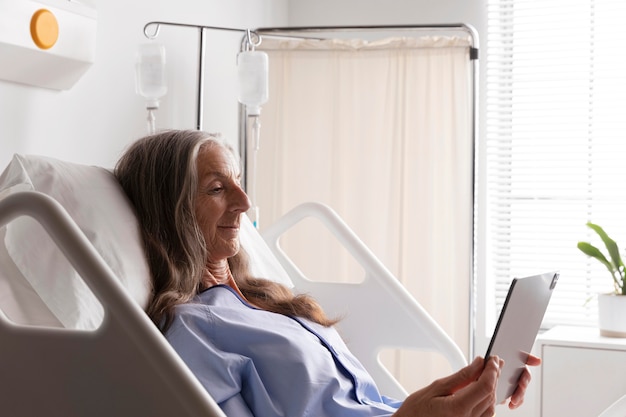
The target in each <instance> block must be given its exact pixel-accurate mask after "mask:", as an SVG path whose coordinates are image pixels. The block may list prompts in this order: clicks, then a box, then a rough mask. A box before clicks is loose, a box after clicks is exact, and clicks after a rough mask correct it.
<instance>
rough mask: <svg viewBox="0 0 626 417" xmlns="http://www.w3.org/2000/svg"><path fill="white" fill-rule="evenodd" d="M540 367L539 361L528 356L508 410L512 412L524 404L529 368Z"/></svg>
mask: <svg viewBox="0 0 626 417" xmlns="http://www.w3.org/2000/svg"><path fill="white" fill-rule="evenodd" d="M539 365H541V359H540V358H538V357H537V356H535V355H529V356H528V360H527V361H526V368H525V369H524V372H522V375H520V377H519V381H518V382H517V388H516V389H515V392H513V395H511V398H510V399H509V408H510V409H511V410H514V409H516V408H518V407H519V406H521V405H522V404H523V403H524V395H525V394H526V388H528V384H530V380H531V376H530V370H529V369H528V367H529V366H539Z"/></svg>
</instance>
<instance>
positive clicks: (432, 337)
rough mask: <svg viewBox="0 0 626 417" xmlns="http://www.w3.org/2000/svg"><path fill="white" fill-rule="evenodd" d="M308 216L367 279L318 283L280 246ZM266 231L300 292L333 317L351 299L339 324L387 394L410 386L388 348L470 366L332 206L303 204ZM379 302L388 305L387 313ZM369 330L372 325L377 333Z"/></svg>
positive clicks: (397, 394) (399, 393)
mask: <svg viewBox="0 0 626 417" xmlns="http://www.w3.org/2000/svg"><path fill="white" fill-rule="evenodd" d="M307 217H314V218H316V219H318V220H319V221H321V222H322V223H323V225H324V226H326V227H327V228H328V229H329V231H330V232H332V234H333V235H334V237H335V238H336V239H337V240H338V241H339V242H340V243H341V244H342V245H343V246H344V247H345V248H346V249H347V250H348V251H349V253H350V254H351V255H352V256H353V257H354V259H355V260H356V261H357V262H358V263H359V264H360V265H361V266H362V268H363V269H364V270H365V278H364V281H363V282H362V283H359V284H358V285H356V284H351V283H339V282H330V283H329V282H315V281H312V280H310V279H308V278H307V277H306V276H305V275H304V274H303V273H302V271H300V269H298V267H297V266H296V265H295V264H294V263H293V261H292V260H291V259H290V258H289V257H288V256H287V254H285V252H284V251H283V250H282V249H281V247H280V242H279V240H280V237H281V236H282V235H283V234H284V233H285V232H286V231H287V230H288V229H290V228H291V227H292V226H294V225H295V224H297V223H298V222H300V221H301V220H303V219H305V218H307ZM262 235H263V238H264V239H265V240H266V241H267V243H268V245H269V246H270V248H271V249H272V251H273V252H274V254H275V255H276V257H277V258H278V260H279V262H280V263H281V264H282V265H283V267H284V268H285V269H286V270H287V273H288V274H289V276H290V277H291V279H292V280H293V282H294V284H295V287H296V288H297V289H298V291H299V292H307V293H310V294H312V295H314V296H315V298H316V299H317V300H318V301H319V302H320V304H321V305H322V307H323V308H324V309H325V311H326V312H327V313H329V314H330V315H331V316H333V315H340V316H342V315H343V313H345V311H346V306H347V305H348V302H347V300H349V309H350V310H349V314H348V315H347V316H345V317H344V318H342V321H341V322H340V323H339V325H338V327H339V328H340V329H341V333H342V336H343V337H344V339H345V340H346V343H347V344H348V345H349V347H350V349H351V350H352V352H353V353H354V354H355V355H356V356H357V357H358V358H359V360H360V361H361V362H362V363H363V365H364V366H365V367H366V368H367V370H368V371H369V372H370V374H371V375H372V376H373V377H374V379H375V380H376V382H377V385H378V386H379V388H380V390H381V392H383V393H384V394H386V395H388V396H390V397H393V398H404V396H406V390H405V389H404V388H403V387H402V385H400V383H399V382H398V381H397V379H396V378H394V377H393V376H392V375H391V373H390V372H389V371H388V370H387V369H386V368H385V366H384V365H383V364H382V362H381V361H380V359H379V356H380V352H381V350H383V349H386V348H403V349H414V350H420V351H433V352H438V353H440V354H441V355H443V356H444V357H445V358H446V359H447V361H448V362H449V364H450V366H451V368H452V369H453V370H456V369H459V368H461V367H463V366H465V365H466V364H467V359H466V358H465V356H464V354H463V352H462V351H461V350H460V349H459V347H458V346H457V344H456V343H455V342H454V341H453V340H452V339H451V338H450V337H449V336H448V335H447V334H446V333H445V332H444V331H443V329H442V328H441V327H440V326H439V325H438V324H437V323H436V322H435V321H434V320H433V319H432V317H431V316H430V315H429V314H428V313H427V312H426V311H425V310H424V308H423V307H422V306H421V305H420V304H419V303H418V302H417V301H416V300H415V298H414V297H413V296H412V295H411V294H410V293H409V292H408V291H407V290H406V288H405V287H404V286H403V285H402V284H401V283H400V282H399V281H398V279H397V278H396V277H395V276H393V275H392V274H391V272H389V270H388V269H387V268H386V267H385V266H384V265H383V264H382V263H381V262H380V261H379V260H378V259H377V258H376V256H375V255H374V254H373V253H372V252H371V251H370V250H369V248H367V246H366V245H365V244H364V243H363V242H362V241H361V240H360V239H359V238H358V236H357V235H356V234H355V233H354V232H353V231H352V230H351V229H350V227H349V226H348V225H347V224H346V223H345V222H344V221H343V220H342V219H341V218H340V217H339V216H338V215H337V213H335V212H334V211H333V210H332V209H331V208H329V207H328V206H326V205H323V204H320V203H313V202H311V203H304V204H301V205H299V206H297V207H296V208H294V209H293V210H291V211H289V212H288V213H287V214H285V215H284V216H283V217H281V218H280V219H279V220H278V221H277V222H275V223H274V224H272V225H271V226H269V227H268V228H267V229H266V230H264V231H263V233H262ZM377 306H384V309H385V311H384V314H381V311H380V310H379V309H378V308H377ZM359 328H360V329H361V331H360V332H359V331H357V329H359ZM363 329H371V332H368V331H362V330H363ZM416 372H419V370H416Z"/></svg>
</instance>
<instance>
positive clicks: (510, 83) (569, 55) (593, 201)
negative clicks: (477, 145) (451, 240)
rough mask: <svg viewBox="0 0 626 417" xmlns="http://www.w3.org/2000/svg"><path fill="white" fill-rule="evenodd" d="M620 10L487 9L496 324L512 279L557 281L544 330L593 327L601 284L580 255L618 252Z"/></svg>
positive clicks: (542, 1)
mask: <svg viewBox="0 0 626 417" xmlns="http://www.w3.org/2000/svg"><path fill="white" fill-rule="evenodd" d="M624 22H626V2H624V1H622V0H489V2H488V37H487V74H486V77H487V87H486V91H487V97H486V101H487V111H486V147H485V153H486V161H484V163H485V170H486V175H487V178H486V184H487V185H486V201H487V203H486V207H485V209H486V217H485V218H486V232H487V245H486V248H487V252H486V254H487V255H486V258H487V261H486V262H487V268H486V271H487V276H488V277H489V278H490V279H493V280H494V282H495V283H494V285H495V291H494V299H492V300H491V301H493V302H494V303H495V306H496V309H495V313H498V312H499V311H500V308H501V306H502V303H503V301H504V298H505V296H506V290H507V289H508V285H509V283H510V280H511V279H512V278H513V277H521V276H525V275H529V274H533V273H540V272H545V271H549V270H560V271H561V279H560V281H559V284H558V286H557V289H556V290H555V293H554V295H553V298H552V301H551V304H550V307H549V309H548V312H547V314H546V318H545V321H544V326H545V327H550V326H552V325H555V324H570V325H581V324H582V325H594V324H595V323H596V320H597V313H596V304H595V294H596V293H598V292H608V291H610V290H611V289H612V288H613V286H612V281H611V278H610V275H609V273H608V271H607V270H606V269H604V267H603V266H601V265H600V264H599V263H598V262H597V261H594V260H590V259H588V258H587V257H586V256H585V255H583V254H582V252H580V251H579V250H578V249H577V248H576V244H577V242H578V241H580V240H587V241H591V242H592V243H594V244H596V245H600V246H601V245H602V243H601V242H600V241H599V239H596V238H595V236H594V235H593V234H592V233H590V232H591V231H590V230H589V229H588V228H587V227H586V226H585V223H586V222H587V221H592V222H594V223H598V224H600V225H601V226H602V227H604V229H605V230H606V231H607V233H608V234H609V235H610V236H611V237H613V238H614V239H615V240H616V241H617V243H618V245H619V246H620V248H625V247H626V59H625V56H626V48H624V47H623V46H624V45H623V44H624V39H626V25H625V24H624Z"/></svg>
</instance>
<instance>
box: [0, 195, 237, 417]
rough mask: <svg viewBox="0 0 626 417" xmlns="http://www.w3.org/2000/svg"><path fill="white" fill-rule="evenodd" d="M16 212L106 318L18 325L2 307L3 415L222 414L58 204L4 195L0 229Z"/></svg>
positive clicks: (218, 416)
mask: <svg viewBox="0 0 626 417" xmlns="http://www.w3.org/2000/svg"><path fill="white" fill-rule="evenodd" d="M19 216H29V217H32V218H33V219H35V220H36V221H38V222H39V223H40V224H41V225H42V226H43V227H44V229H45V230H46V231H47V233H48V234H49V235H50V236H51V237H52V239H53V240H54V241H55V242H56V244H57V245H58V246H59V248H60V249H61V251H62V252H63V253H64V255H65V256H66V257H67V258H68V260H69V261H70V262H71V264H72V265H73V266H74V268H75V269H76V271H77V272H78V273H79V274H80V275H81V277H83V279H84V280H85V282H86V283H87V285H88V286H89V288H90V289H91V290H92V291H93V293H94V294H95V295H96V297H97V298H98V299H99V300H100V302H101V304H102V306H103V308H104V313H105V315H104V320H103V322H102V324H101V326H100V327H99V328H98V329H96V330H94V331H78V330H69V329H61V328H45V327H37V326H21V325H16V324H14V323H13V322H12V321H10V320H8V318H7V317H6V315H5V314H4V313H2V312H1V311H0V387H2V389H1V392H0V404H1V407H2V411H1V413H2V415H7V416H44V415H45V416H64V417H65V416H89V417H100V416H102V417H105V416H106V417H110V416H151V417H154V416H168V417H169V416H177V417H180V416H189V417H191V416H206V417H225V416H224V414H223V413H222V411H221V410H220V408H219V407H218V406H217V404H216V403H215V402H214V401H213V400H212V398H211V397H210V396H209V395H208V393H207V392H206V390H205V389H204V388H203V387H202V386H201V385H200V383H199V382H198V381H197V379H196V378H195V376H194V375H193V374H192V373H191V371H189V369H188V368H187V366H186V365H185V364H184V363H183V362H182V360H181V359H180V357H179V356H178V355H177V354H176V353H175V352H174V350H173V349H172V348H171V346H170V345H169V344H168V343H167V341H166V340H165V338H164V337H163V336H162V335H161V333H160V332H159V331H158V330H157V328H156V327H155V326H154V325H153V324H152V322H151V321H150V320H149V318H148V316H147V315H146V314H145V313H144V312H143V311H142V310H141V308H140V307H139V305H137V304H136V303H135V302H134V301H133V300H132V299H131V298H130V296H129V295H128V294H127V292H126V290H125V289H124V288H123V287H122V285H121V284H120V283H119V282H118V280H117V279H116V277H115V276H114V274H113V272H112V271H111V270H110V268H109V267H108V265H107V264H106V263H105V262H104V261H103V260H102V258H101V257H100V255H99V254H98V252H97V251H96V250H95V249H94V248H93V246H92V245H91V243H90V242H89V240H87V238H86V237H85V236H84V234H83V233H82V231H81V230H80V229H79V227H78V226H77V225H76V224H75V223H74V221H73V220H72V218H71V217H70V216H69V215H68V214H67V212H66V211H65V209H64V208H63V207H62V206H61V205H60V204H59V203H58V202H57V201H55V200H54V199H52V198H51V197H49V196H47V195H45V194H42V193H39V192H36V191H24V192H18V193H15V194H12V195H9V196H8V197H6V198H4V199H2V200H0V227H2V226H4V225H6V224H7V223H9V222H11V221H12V220H13V219H15V218H17V217H19ZM1 308H2V306H1V305H0V310H1Z"/></svg>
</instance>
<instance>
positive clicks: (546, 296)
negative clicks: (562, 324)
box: [485, 272, 559, 404]
mask: <svg viewBox="0 0 626 417" xmlns="http://www.w3.org/2000/svg"><path fill="white" fill-rule="evenodd" d="M558 279H559V273H558V272H546V273H544V274H540V275H534V276H530V277H526V278H515V279H513V282H511V286H510V287H509V292H508V294H507V296H506V300H505V301H504V306H503V307H502V312H501V313H500V317H499V318H498V324H497V325H496V329H495V331H494V333H493V336H492V337H491V342H490V343H489V348H488V349H487V354H486V355H485V359H487V358H489V357H490V356H498V357H500V359H504V368H503V369H502V370H501V373H500V379H499V380H498V388H497V391H496V396H497V400H496V401H497V402H496V404H500V403H501V402H503V401H504V400H506V399H507V398H509V397H510V396H511V395H512V394H513V392H514V391H515V388H516V387H517V381H518V379H519V377H520V375H521V373H522V371H523V370H524V367H525V366H526V362H527V360H528V355H529V354H530V351H531V349H532V347H533V344H534V343H535V338H536V337H537V333H538V332H539V327H540V326H541V322H542V321H543V316H544V314H545V312H546V309H547V308H548V302H549V301H550V297H551V296H552V290H553V289H554V287H555V286H556V283H557V281H558Z"/></svg>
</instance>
